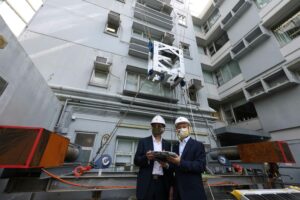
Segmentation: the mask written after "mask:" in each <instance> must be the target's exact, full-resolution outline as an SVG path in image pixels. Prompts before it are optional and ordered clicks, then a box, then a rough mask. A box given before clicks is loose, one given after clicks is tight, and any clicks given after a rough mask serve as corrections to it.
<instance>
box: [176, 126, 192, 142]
mask: <svg viewBox="0 0 300 200" xmlns="http://www.w3.org/2000/svg"><path fill="white" fill-rule="evenodd" d="M190 133H191V130H190V127H187V128H180V129H177V130H176V134H177V137H178V139H179V140H180V141H182V140H183V139H184V138H186V137H188V136H189V135H190Z"/></svg>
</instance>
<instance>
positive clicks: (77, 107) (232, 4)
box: [0, 0, 300, 199]
mask: <svg viewBox="0 0 300 200" xmlns="http://www.w3.org/2000/svg"><path fill="white" fill-rule="evenodd" d="M24 2H25V1H24ZM26 2H27V3H28V2H31V3H28V6H29V7H31V8H32V10H33V11H32V12H30V13H32V14H31V15H30V16H27V15H26V14H25V13H22V12H21V11H18V9H17V8H16V6H15V5H13V3H12V1H9V0H7V1H3V2H2V4H0V10H1V5H2V7H4V6H5V8H6V10H8V9H11V12H10V14H7V13H6V14H5V16H10V15H12V13H15V14H14V15H15V16H14V17H15V18H19V21H20V20H21V22H22V23H20V24H21V25H20V28H19V29H20V30H19V29H16V30H15V31H14V33H15V34H16V35H17V36H18V39H19V41H20V43H21V45H22V47H23V48H24V49H25V51H26V52H27V54H28V55H29V57H30V58H31V59H32V61H33V63H34V65H35V66H36V67H37V69H38V70H39V71H40V73H41V74H42V76H43V77H44V79H45V80H46V82H47V83H48V85H49V86H50V88H51V89H52V91H53V92H54V94H55V95H56V97H57V98H58V99H59V100H60V102H61V104H62V105H63V107H62V109H61V111H62V112H61V115H60V116H58V117H57V123H56V124H55V127H52V128H53V129H55V130H56V131H58V132H60V133H61V134H64V135H65V136H66V137H68V138H70V140H71V142H73V143H76V144H79V145H81V146H82V154H81V156H80V158H79V159H78V162H81V163H82V164H87V163H88V162H89V161H90V160H91V159H93V158H95V156H97V151H98V150H99V148H101V150H100V153H105V154H110V155H111V156H112V160H113V167H114V170H115V171H134V170H136V169H135V167H134V166H133V157H134V153H135V150H136V147H137V141H138V139H139V138H142V137H146V136H149V135H150V134H151V131H150V121H151V118H152V117H153V116H154V115H156V114H160V115H162V116H163V117H164V118H165V119H166V122H167V126H166V132H165V133H164V135H163V137H164V138H165V139H168V140H170V141H174V140H176V136H175V133H174V125H173V124H174V120H175V119H176V117H178V116H186V117H188V118H189V119H190V120H191V122H192V124H193V128H194V133H195V134H194V135H193V137H195V138H196V139H197V140H200V141H202V142H203V143H204V144H205V145H206V147H207V149H209V148H213V147H216V146H230V145H234V144H238V143H243V142H246V141H249V139H251V138H252V137H253V138H255V140H256V141H257V140H259V138H268V137H270V136H271V138H272V140H285V141H288V142H289V144H290V148H291V150H292V151H293V154H294V157H295V159H296V160H297V163H296V164H295V165H292V166H288V165H281V172H282V174H291V175H292V176H294V177H295V178H294V179H292V180H291V179H290V178H289V177H283V178H284V180H285V182H286V183H291V184H292V183H299V180H300V177H298V176H299V174H298V175H297V173H296V171H297V169H298V168H299V159H300V157H299V156H300V155H299V154H298V153H297V149H299V146H300V136H299V133H298V132H299V130H300V128H299V124H300V117H299V115H298V113H300V107H299V106H298V102H299V100H300V93H299V90H300V87H299V82H300V79H299V76H300V68H299V65H300V61H299V57H300V51H299V47H300V46H299V44H300V43H299V42H300V41H299V40H300V39H299V38H300V37H297V36H299V34H300V31H299V24H300V22H299V21H300V19H299V10H300V9H299V5H300V2H299V1H298V0H260V1H259V0H213V1H211V3H210V4H209V5H208V6H207V8H206V9H205V11H204V13H203V14H201V16H192V15H191V14H190V11H189V10H190V8H189V1H183V0H109V1H107V0H64V1H61V0H47V1H44V2H41V1H34V0H32V1H26ZM34 2H35V3H34ZM2 9H3V8H2ZM28 9H29V8H28ZM3 14H4V13H3ZM5 16H3V18H4V20H6V21H7V23H8V25H9V19H11V18H12V17H7V18H5ZM26 16H27V18H26ZM24 24H25V25H24ZM23 30H24V31H23ZM149 39H150V40H152V41H160V42H163V43H165V44H168V45H173V46H176V47H178V48H181V49H182V50H183V53H184V64H185V71H186V78H185V81H186V83H187V84H186V86H184V87H180V86H177V87H175V88H172V87H170V86H169V85H165V84H161V83H154V82H151V81H149V80H147V65H148V52H149V50H148V46H147V45H148V42H149ZM199 83H201V84H199ZM41 126H43V124H42V123H41ZM224 127H225V129H224ZM50 129H51V128H50ZM213 129H215V131H214V130H213ZM229 129H230V130H231V131H229ZM246 130H248V131H246ZM249 130H252V132H251V131H249ZM233 132H237V134H239V136H241V135H246V136H245V138H244V140H242V139H237V138H243V137H236V138H235V137H234V136H235V134H233ZM108 135H111V136H112V137H111V141H110V142H109V143H107V144H105V141H106V139H107V136H108ZM234 141H235V142H234ZM103 195H104V196H103V197H104V198H116V197H115V196H113V195H116V194H111V193H110V194H108V193H104V194H103ZM106 195H107V196H106ZM83 196H84V194H83ZM37 198H42V199H46V198H48V199H52V198H53V199H59V198H61V199H63V198H67V197H66V196H64V195H62V196H59V195H56V194H51V195H48V196H47V197H46V196H45V195H42V194H41V196H39V195H37ZM78 198H83V197H82V196H78Z"/></svg>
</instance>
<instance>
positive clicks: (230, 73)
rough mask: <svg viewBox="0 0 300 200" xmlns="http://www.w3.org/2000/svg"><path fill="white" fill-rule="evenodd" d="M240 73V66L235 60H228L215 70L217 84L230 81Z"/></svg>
mask: <svg viewBox="0 0 300 200" xmlns="http://www.w3.org/2000/svg"><path fill="white" fill-rule="evenodd" d="M240 73H241V70H240V66H239V64H238V63H237V62H236V61H233V60H232V61H230V62H229V63H227V64H226V65H224V66H222V67H221V68H220V69H219V70H217V71H216V72H215V76H216V79H217V84H218V86H221V85H223V84H224V83H226V82H228V81H230V80H231V79H233V78H234V77H236V76H237V75H239V74H240Z"/></svg>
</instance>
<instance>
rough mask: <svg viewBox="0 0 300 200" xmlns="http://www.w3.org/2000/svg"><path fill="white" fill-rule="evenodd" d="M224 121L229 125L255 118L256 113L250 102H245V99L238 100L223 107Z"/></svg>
mask: <svg viewBox="0 0 300 200" xmlns="http://www.w3.org/2000/svg"><path fill="white" fill-rule="evenodd" d="M224 113H225V117H226V121H227V122H228V123H229V124H232V123H238V122H240V121H245V120H249V119H252V118H256V117H257V113H256V110H255V107H254V104H253V103H252V102H246V99H244V98H242V99H238V100H235V101H233V102H231V103H229V104H227V105H224Z"/></svg>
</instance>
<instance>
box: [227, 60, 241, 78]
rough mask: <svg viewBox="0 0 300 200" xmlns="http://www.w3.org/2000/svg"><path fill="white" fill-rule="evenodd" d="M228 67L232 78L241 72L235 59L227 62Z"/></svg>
mask: <svg viewBox="0 0 300 200" xmlns="http://www.w3.org/2000/svg"><path fill="white" fill-rule="evenodd" d="M228 67H229V70H230V72H231V75H232V78H233V77H235V76H237V75H239V74H240V73H241V69H240V66H239V64H238V63H237V62H235V61H231V62H230V63H228Z"/></svg>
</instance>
